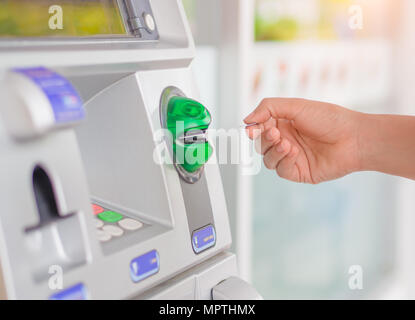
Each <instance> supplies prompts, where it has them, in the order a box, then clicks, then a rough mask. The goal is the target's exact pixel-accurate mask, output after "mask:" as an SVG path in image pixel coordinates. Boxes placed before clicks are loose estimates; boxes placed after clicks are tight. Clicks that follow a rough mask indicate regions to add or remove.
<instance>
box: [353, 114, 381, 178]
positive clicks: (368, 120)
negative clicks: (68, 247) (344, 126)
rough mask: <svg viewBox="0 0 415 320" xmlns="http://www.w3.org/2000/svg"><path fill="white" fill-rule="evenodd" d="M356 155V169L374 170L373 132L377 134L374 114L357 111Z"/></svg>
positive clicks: (375, 146) (374, 147) (374, 146)
mask: <svg viewBox="0 0 415 320" xmlns="http://www.w3.org/2000/svg"><path fill="white" fill-rule="evenodd" d="M357 117H358V119H357V124H358V125H357V128H356V141H357V155H358V168H359V169H358V171H373V170H376V168H375V167H376V165H375V162H374V159H375V156H374V155H375V154H376V152H377V151H376V148H377V143H376V142H375V141H374V140H375V137H374V136H375V134H377V130H378V128H377V121H376V115H372V114H367V113H361V112H358V113H357Z"/></svg>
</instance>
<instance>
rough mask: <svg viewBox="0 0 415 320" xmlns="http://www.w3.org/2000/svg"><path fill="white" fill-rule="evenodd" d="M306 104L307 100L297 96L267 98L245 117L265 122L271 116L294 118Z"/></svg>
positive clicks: (249, 120) (246, 121)
mask: <svg viewBox="0 0 415 320" xmlns="http://www.w3.org/2000/svg"><path fill="white" fill-rule="evenodd" d="M305 106H306V100H303V99H296V98H267V99H264V100H262V101H261V103H260V104H259V106H258V107H257V108H256V109H255V110H254V111H253V112H252V113H251V114H250V115H249V116H247V117H246V118H245V119H244V122H245V123H247V124H249V123H254V122H256V123H263V122H265V121H267V120H268V119H270V118H274V119H279V118H282V119H287V120H294V119H295V117H296V116H297V115H298V114H299V113H300V112H301V111H302V110H303V109H304V107H305Z"/></svg>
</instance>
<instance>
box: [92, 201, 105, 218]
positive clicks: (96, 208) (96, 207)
mask: <svg viewBox="0 0 415 320" xmlns="http://www.w3.org/2000/svg"><path fill="white" fill-rule="evenodd" d="M92 211H93V212H94V214H95V215H97V214H98V213H101V212H104V208H103V207H101V206H99V205H97V204H95V203H93V204H92Z"/></svg>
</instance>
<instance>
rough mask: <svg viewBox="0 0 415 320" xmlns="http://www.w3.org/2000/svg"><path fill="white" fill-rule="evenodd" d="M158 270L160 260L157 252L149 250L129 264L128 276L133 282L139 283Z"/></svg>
mask: <svg viewBox="0 0 415 320" xmlns="http://www.w3.org/2000/svg"><path fill="white" fill-rule="evenodd" d="M159 269H160V259H159V254H158V252H157V250H151V251H149V252H147V253H145V254H143V255H141V256H139V257H137V258H135V259H133V260H131V262H130V276H131V279H132V280H133V281H134V282H138V281H141V280H143V279H145V278H147V277H149V276H151V275H153V274H155V273H157V272H158V271H159Z"/></svg>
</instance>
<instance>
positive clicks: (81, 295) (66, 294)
mask: <svg viewBox="0 0 415 320" xmlns="http://www.w3.org/2000/svg"><path fill="white" fill-rule="evenodd" d="M49 299H50V300H86V299H88V292H87V290H86V287H85V286H84V285H83V284H82V283H78V284H76V285H74V286H72V287H70V288H68V289H65V290H63V291H60V292H58V293H55V294H53V295H51V296H50V298H49Z"/></svg>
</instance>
